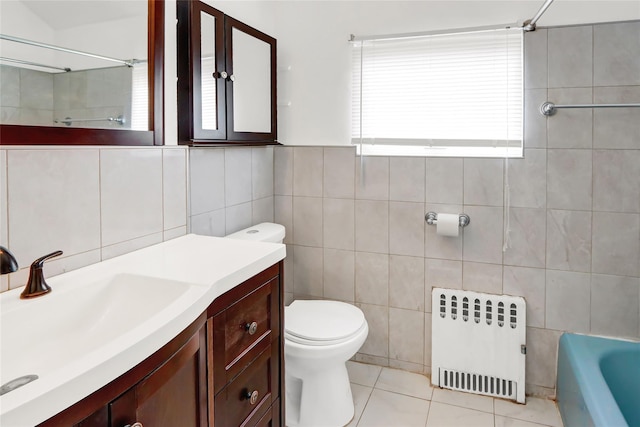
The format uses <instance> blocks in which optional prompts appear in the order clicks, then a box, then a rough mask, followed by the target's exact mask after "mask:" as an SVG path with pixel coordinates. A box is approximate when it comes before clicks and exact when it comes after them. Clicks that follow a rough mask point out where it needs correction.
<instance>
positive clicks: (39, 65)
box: [0, 56, 71, 72]
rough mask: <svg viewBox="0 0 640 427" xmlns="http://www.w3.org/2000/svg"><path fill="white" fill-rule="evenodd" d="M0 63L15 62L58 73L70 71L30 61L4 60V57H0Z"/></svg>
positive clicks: (66, 68)
mask: <svg viewBox="0 0 640 427" xmlns="http://www.w3.org/2000/svg"><path fill="white" fill-rule="evenodd" d="M0 61H6V62H15V63H16V64H23V65H31V66H34V67H43V68H51V69H52V70H60V71H66V72H69V71H71V68H69V67H64V68H63V67H54V66H53V65H46V64H39V63H37V62H31V61H23V60H22V59H13V58H6V57H4V56H2V57H0Z"/></svg>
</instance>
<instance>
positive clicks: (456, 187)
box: [425, 157, 464, 205]
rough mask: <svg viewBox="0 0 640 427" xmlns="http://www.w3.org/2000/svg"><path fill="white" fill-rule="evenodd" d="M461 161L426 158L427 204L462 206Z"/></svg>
mask: <svg viewBox="0 0 640 427" xmlns="http://www.w3.org/2000/svg"><path fill="white" fill-rule="evenodd" d="M463 162H464V161H463V159H445V158H430V157H428V158H427V163H426V178H427V181H426V185H425V190H426V196H425V200H426V202H427V203H441V204H450V205H462V202H463V197H462V196H463V176H464V175H463Z"/></svg>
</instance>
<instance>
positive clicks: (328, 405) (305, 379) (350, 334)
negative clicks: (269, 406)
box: [227, 223, 369, 427]
mask: <svg viewBox="0 0 640 427" xmlns="http://www.w3.org/2000/svg"><path fill="white" fill-rule="evenodd" d="M284 233H285V230H284V227H283V226H282V225H279V224H272V223H262V224H258V225H256V226H253V227H249V228H247V229H245V230H241V231H238V232H237V233H233V234H230V235H229V236H227V237H230V238H235V239H245V240H255V241H267V242H279V243H281V242H282V241H283V240H284ZM284 316H285V317H284V330H285V333H284V335H285V336H284V338H285V340H284V355H285V381H286V384H285V385H286V402H285V406H286V417H287V419H286V425H287V426H289V427H295V426H300V427H307V426H318V427H320V426H322V427H340V426H344V425H346V424H348V423H349V422H350V421H351V419H352V418H353V415H354V405H353V396H352V395H351V385H350V383H349V375H348V373H347V368H346V365H345V362H346V361H347V360H349V359H350V358H351V357H353V355H354V354H356V352H357V351H358V350H359V349H360V347H361V346H362V344H363V343H364V341H365V339H366V338H367V334H368V333H369V326H368V324H367V321H366V319H365V318H364V314H363V313H362V310H360V309H359V308H358V307H356V306H354V305H351V304H347V303H344V302H339V301H327V300H296V301H294V302H292V303H291V305H289V306H288V307H285V310H284Z"/></svg>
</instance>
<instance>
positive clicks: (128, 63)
mask: <svg viewBox="0 0 640 427" xmlns="http://www.w3.org/2000/svg"><path fill="white" fill-rule="evenodd" d="M0 39H2V40H9V41H12V42H16V43H23V44H28V45H31V46H37V47H43V48H46V49H52V50H58V51H60V52H67V53H74V54H76V55H83V56H89V57H91V58H97V59H103V60H105V61H112V62H118V63H120V64H124V65H126V66H127V67H133V66H134V64H136V63H138V62H139V61H137V60H135V59H130V60H124V59H117V58H111V57H109V56H102V55H96V54H94V53H89V52H83V51H81V50H75V49H68V48H66V47H60V46H54V45H52V44H46V43H41V42H36V41H33V40H27V39H21V38H20V37H14V36H8V35H6V34H0Z"/></svg>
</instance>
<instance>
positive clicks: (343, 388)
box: [285, 363, 354, 427]
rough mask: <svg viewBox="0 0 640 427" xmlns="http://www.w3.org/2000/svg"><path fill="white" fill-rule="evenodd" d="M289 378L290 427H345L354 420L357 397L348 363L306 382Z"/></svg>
mask: <svg viewBox="0 0 640 427" xmlns="http://www.w3.org/2000/svg"><path fill="white" fill-rule="evenodd" d="M285 377H286V394H287V398H286V401H285V407H286V417H287V418H286V425H287V426H288V427H312V426H316V427H342V426H345V425H347V424H349V422H350V421H351V420H352V419H353V415H354V404H353V395H352V394H351V384H350V383H349V374H348V373H347V367H346V365H345V364H344V363H342V364H338V365H337V366H335V367H332V368H331V369H328V370H322V371H316V372H310V373H309V374H308V375H306V376H305V377H304V378H296V377H294V376H293V375H290V374H287V375H285ZM300 414H302V417H301V416H300Z"/></svg>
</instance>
